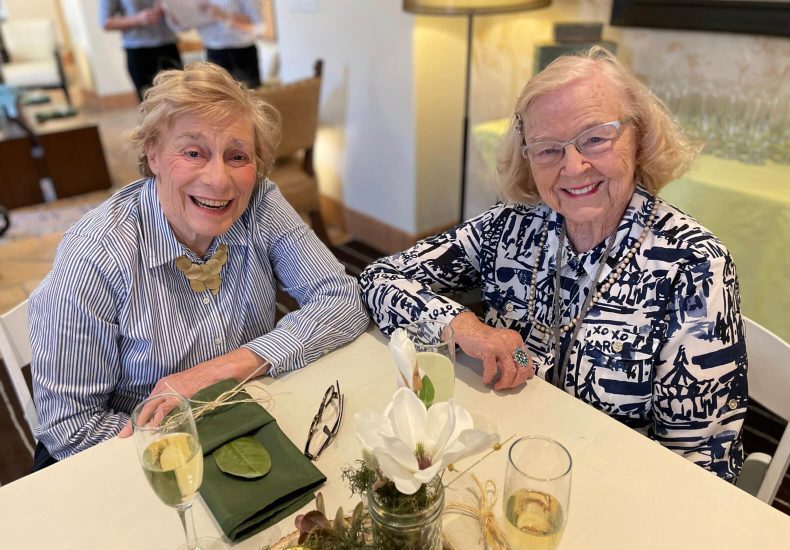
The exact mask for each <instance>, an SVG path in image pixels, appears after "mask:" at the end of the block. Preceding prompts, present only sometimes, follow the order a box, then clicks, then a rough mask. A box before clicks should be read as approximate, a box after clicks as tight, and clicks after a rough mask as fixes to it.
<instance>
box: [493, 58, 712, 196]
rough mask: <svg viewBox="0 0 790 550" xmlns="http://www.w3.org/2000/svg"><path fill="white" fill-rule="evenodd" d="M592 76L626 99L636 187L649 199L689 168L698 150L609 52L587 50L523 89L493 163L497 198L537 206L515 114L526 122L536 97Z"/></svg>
mask: <svg viewBox="0 0 790 550" xmlns="http://www.w3.org/2000/svg"><path fill="white" fill-rule="evenodd" d="M596 73H598V74H602V75H604V76H605V77H606V78H607V79H608V80H609V82H610V83H611V84H612V85H613V86H614V87H615V88H616V89H617V90H618V91H619V92H620V93H621V94H622V95H623V97H624V98H625V100H626V106H625V111H626V112H625V113H623V116H624V117H630V118H631V122H632V124H633V127H634V128H635V130H636V144H637V153H636V173H635V178H636V181H637V183H638V184H641V185H642V186H643V187H644V188H645V189H647V190H648V191H649V192H650V193H653V194H655V193H657V192H658V190H659V189H661V188H662V187H663V186H665V185H666V184H668V183H669V182H671V181H672V180H674V179H676V178H678V177H680V176H681V175H682V174H684V173H685V172H686V171H687V170H688V169H689V168H690V167H691V164H692V162H693V161H694V157H695V155H696V154H697V152H699V150H700V147H699V146H698V145H696V144H693V143H692V142H690V141H689V139H688V138H687V137H686V135H685V133H684V132H683V130H682V129H681V128H680V126H679V125H678V123H677V122H676V121H675V119H674V118H673V117H672V115H671V114H670V113H669V111H668V110H667V108H666V107H665V106H664V104H663V103H662V101H661V100H660V99H658V98H657V97H656V96H655V94H653V92H651V91H650V90H649V89H648V88H647V86H645V85H644V84H643V83H642V82H640V81H639V80H638V79H637V78H636V77H635V76H634V75H633V74H632V73H631V72H630V71H629V70H628V69H626V68H625V67H624V66H623V65H622V64H621V63H620V62H619V61H618V60H617V58H616V57H615V56H614V55H613V54H612V53H611V52H610V51H609V50H607V49H605V48H602V47H600V46H593V47H592V48H590V49H589V50H586V51H583V52H579V53H577V54H573V55H564V56H562V57H559V58H557V59H555V60H554V61H553V62H552V63H551V64H550V65H549V66H548V67H546V68H545V69H544V70H543V71H541V72H540V73H538V74H536V75H535V76H533V77H532V78H530V80H529V82H527V85H526V86H524V89H523V90H522V91H521V95H520V96H519V98H518V101H517V102H516V109H515V113H514V116H513V119H512V120H511V122H510V126H509V127H508V130H507V132H506V134H505V137H504V139H503V140H502V145H501V150H500V153H499V158H498V159H497V186H498V188H499V194H500V198H501V199H503V200H507V201H513V202H521V203H525V204H537V203H539V202H541V198H540V195H539V194H538V189H537V186H536V185H535V180H534V179H533V177H532V171H531V170H530V166H529V160H528V159H525V158H524V157H523V156H522V154H521V142H522V136H521V134H520V133H519V131H518V129H517V124H516V120H515V114H516V113H517V114H520V115H521V117H522V118H523V119H524V120H525V121H526V120H527V112H528V111H529V109H530V107H531V106H532V105H533V103H534V102H535V101H536V100H537V99H538V98H539V97H542V96H544V95H546V94H548V93H550V92H553V91H555V90H557V89H559V88H561V87H563V86H566V85H568V84H570V83H572V82H574V81H577V80H581V79H585V78H589V77H591V76H592V75H593V74H596Z"/></svg>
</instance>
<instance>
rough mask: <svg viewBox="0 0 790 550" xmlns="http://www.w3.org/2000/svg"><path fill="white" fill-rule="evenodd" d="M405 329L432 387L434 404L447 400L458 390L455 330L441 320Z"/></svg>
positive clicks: (414, 324)
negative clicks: (454, 390)
mask: <svg viewBox="0 0 790 550" xmlns="http://www.w3.org/2000/svg"><path fill="white" fill-rule="evenodd" d="M405 330H406V334H407V335H408V337H409V340H411V341H412V343H413V344H414V348H415V350H416V351H417V365H418V366H419V367H420V368H421V369H422V371H423V372H424V373H425V375H426V376H427V377H428V378H429V379H430V380H431V383H432V384H433V389H434V398H433V402H434V403H439V402H441V401H448V400H449V399H450V398H452V396H453V389H454V388H455V335H454V333H453V329H452V328H451V327H450V325H448V324H447V323H444V322H442V321H414V322H412V323H411V324H409V325H407V326H406V327H405Z"/></svg>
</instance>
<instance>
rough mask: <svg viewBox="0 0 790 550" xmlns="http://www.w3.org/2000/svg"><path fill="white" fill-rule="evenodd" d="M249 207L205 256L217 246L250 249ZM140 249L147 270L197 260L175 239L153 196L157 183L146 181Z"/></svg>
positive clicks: (254, 197) (156, 198) (151, 180)
mask: <svg viewBox="0 0 790 550" xmlns="http://www.w3.org/2000/svg"><path fill="white" fill-rule="evenodd" d="M260 189H261V186H256V188H255V190H254V191H253V196H252V197H251V198H250V206H251V205H252V204H253V202H255V201H256V200H257V198H258V195H259V193H260ZM250 206H248V207H247V209H246V210H245V211H244V213H243V214H242V215H241V217H240V218H239V219H238V220H236V223H234V224H233V225H232V226H231V227H230V229H229V230H228V232H227V233H225V234H224V235H220V236H219V237H216V238H215V239H214V240H213V241H212V243H211V246H210V247H209V249H208V251H207V253H206V254H207V256H210V255H211V254H213V253H214V252H215V251H216V249H217V247H218V246H219V244H220V243H225V244H227V245H229V246H231V245H236V246H245V247H248V246H249V240H248V239H247V237H246V235H247V233H248V232H247V226H248V225H249V219H250V213H249V212H250ZM140 230H141V236H140V249H141V251H142V253H143V254H144V255H145V256H146V257H147V258H148V267H149V268H153V267H157V266H160V265H163V264H166V263H168V262H172V261H173V260H175V259H176V258H178V257H179V256H187V257H189V258H190V259H191V260H192V261H196V260H199V259H200V258H197V257H196V255H195V254H194V253H193V252H192V251H191V250H189V249H188V248H187V247H186V246H184V245H183V244H181V243H180V242H179V241H178V239H176V236H175V233H173V229H172V228H171V227H170V223H169V222H168V221H167V218H166V217H165V213H164V211H163V210H162V207H161V206H160V204H159V197H158V196H157V193H156V180H155V179H154V178H149V179H148V181H146V182H145V184H144V185H143V189H142V192H141V194H140Z"/></svg>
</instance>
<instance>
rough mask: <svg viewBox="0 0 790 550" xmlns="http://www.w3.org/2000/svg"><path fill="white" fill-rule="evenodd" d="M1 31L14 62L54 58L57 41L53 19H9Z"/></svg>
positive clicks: (2, 24) (3, 24) (0, 24)
mask: <svg viewBox="0 0 790 550" xmlns="http://www.w3.org/2000/svg"><path fill="white" fill-rule="evenodd" d="M0 32H2V33H3V42H4V43H5V47H6V51H7V52H8V56H9V58H10V60H11V62H12V63H22V62H29V61H50V60H52V54H53V53H54V52H55V49H56V45H57V43H56V40H55V26H54V25H53V23H52V20H51V19H45V18H31V19H9V20H8V21H5V22H3V23H0Z"/></svg>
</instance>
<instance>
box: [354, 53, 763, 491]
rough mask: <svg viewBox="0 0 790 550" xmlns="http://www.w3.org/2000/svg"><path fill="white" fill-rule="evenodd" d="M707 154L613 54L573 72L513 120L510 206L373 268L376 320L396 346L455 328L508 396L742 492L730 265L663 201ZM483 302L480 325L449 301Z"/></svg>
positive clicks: (524, 104)
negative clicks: (477, 295) (685, 462)
mask: <svg viewBox="0 0 790 550" xmlns="http://www.w3.org/2000/svg"><path fill="white" fill-rule="evenodd" d="M695 153H696V148H695V147H694V146H692V145H691V144H690V143H689V142H688V140H687V139H686V137H685V136H684V135H683V133H682V131H681V130H680V128H678V126H677V124H676V123H675V122H674V121H673V119H672V118H671V117H670V115H669V114H668V113H667V111H666V109H665V108H664V106H663V105H662V104H661V102H660V101H659V100H658V99H657V98H656V97H655V96H654V95H653V94H652V93H651V92H650V91H649V90H648V89H647V88H646V87H645V86H644V85H643V84H641V83H640V82H639V81H638V80H637V79H636V78H635V77H634V76H633V75H632V74H631V73H630V72H629V71H628V70H627V69H625V68H624V67H623V66H622V65H621V64H620V63H619V62H618V61H617V60H616V59H615V57H614V56H613V55H612V54H610V53H609V52H608V51H606V50H604V49H602V48H598V47H595V48H593V49H591V50H589V51H587V52H584V53H581V54H578V55H573V56H565V57H561V58H559V59H557V60H556V61H554V62H553V63H552V64H551V65H550V66H549V67H547V68H546V69H545V70H544V71H542V72H541V73H539V74H538V75H536V76H534V77H533V78H532V79H530V81H529V82H528V83H527V85H526V86H525V88H524V90H523V91H522V93H521V95H520V97H519V99H518V101H517V103H516V109H515V114H514V117H513V122H512V124H511V126H510V128H509V130H508V132H507V134H506V136H505V138H504V143H503V151H502V154H501V156H500V159H499V164H498V183H499V185H500V195H501V198H502V199H503V202H502V203H501V204H498V205H496V206H495V207H493V208H491V209H490V210H488V211H487V212H484V213H483V214H481V215H480V216H477V217H476V218H473V219H471V220H469V221H466V222H464V223H462V224H461V225H459V226H458V227H456V228H454V229H451V230H450V231H447V232H446V233H443V234H440V235H437V236H434V237H431V238H428V239H426V240H424V241H422V242H419V243H417V244H416V245H415V246H414V247H413V248H411V249H410V250H407V251H405V252H402V253H400V254H396V255H394V256H391V257H389V258H384V259H382V260H379V261H377V262H376V263H374V264H373V265H371V266H369V267H368V268H367V270H366V271H365V272H364V273H363V275H362V280H361V284H362V286H363V298H364V299H365V301H366V303H367V306H368V309H369V310H370V311H371V312H372V315H373V318H374V320H375V321H376V322H377V323H378V325H379V326H380V327H381V329H382V330H383V331H384V332H385V333H388V334H389V333H391V332H392V331H393V330H394V329H395V328H397V327H400V326H403V325H405V324H406V323H409V322H411V321H413V320H415V319H438V320H442V321H445V322H448V323H450V325H451V326H452V328H453V329H454V331H455V335H456V342H457V344H458V345H459V346H460V347H461V349H462V350H463V351H464V352H466V353H467V354H468V355H470V356H472V357H474V358H477V359H479V360H481V361H482V373H483V382H484V383H486V384H492V383H493V384H494V386H493V387H494V389H495V390H504V389H507V388H516V387H518V386H521V385H523V384H524V383H525V382H526V381H527V380H528V379H530V378H532V376H533V374H537V375H538V376H540V377H541V378H544V379H545V380H546V381H549V382H551V383H552V384H554V385H556V386H557V387H559V388H561V389H563V390H564V391H566V392H568V393H570V394H572V395H575V396H576V397H578V398H579V399H582V400H584V401H585V402H587V403H589V404H590V405H592V406H593V407H595V408H596V409H598V410H600V411H603V412H605V413H606V414H608V415H610V416H612V417H614V418H616V419H617V420H620V421H622V422H624V423H626V424H627V425H629V426H631V427H633V428H635V429H638V430H640V431H642V432H643V433H645V434H646V435H648V436H649V437H651V438H653V439H655V440H657V441H659V442H660V443H661V444H662V445H664V446H665V447H667V448H669V449H671V450H673V451H675V452H677V453H679V454H680V455H682V456H684V457H686V458H688V459H690V460H692V461H693V462H695V463H697V464H699V465H700V466H703V467H704V468H707V469H709V470H710V471H712V472H714V473H715V474H716V475H718V476H720V477H722V478H725V479H728V480H732V479H734V478H735V477H736V476H737V475H738V472H739V471H740V467H741V464H742V459H743V450H742V446H741V426H742V423H743V418H744V414H745V412H746V404H747V386H746V352H745V347H744V340H743V327H742V323H741V316H740V306H739V300H740V297H739V293H738V279H737V276H736V273H735V265H734V264H733V261H732V258H731V257H730V255H729V253H728V252H727V250H726V249H725V247H724V246H723V245H722V243H721V242H720V241H719V240H718V239H716V237H715V236H713V235H712V234H711V233H710V232H709V231H708V230H707V229H705V228H704V227H702V226H701V225H700V224H699V223H698V222H697V221H695V220H694V219H692V218H691V217H689V216H687V215H686V214H684V213H683V212H680V211H679V210H677V209H675V208H673V207H672V206H671V205H669V204H667V203H666V202H664V201H663V200H661V199H660V198H659V197H658V196H657V193H658V191H659V189H661V187H663V186H664V185H666V184H667V183H669V182H670V181H672V180H673V179H675V178H677V177H678V176H680V175H681V174H683V173H684V172H685V171H686V170H687V169H688V168H689V166H690V164H691V162H692V159H693V157H694V154H695ZM473 289H479V290H480V292H481V294H482V300H483V307H484V318H483V320H482V321H481V320H479V319H478V318H477V317H476V316H475V314H473V313H472V312H471V311H469V310H468V309H467V308H466V307H464V306H463V305H461V304H460V303H458V302H457V301H454V300H453V299H452V298H450V297H449V295H451V294H453V293H460V292H465V291H469V290H473ZM546 414H551V411H546ZM525 421H526V419H525ZM529 422H530V423H533V424H534V423H535V422H538V423H539V422H540V419H534V418H533V419H529Z"/></svg>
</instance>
